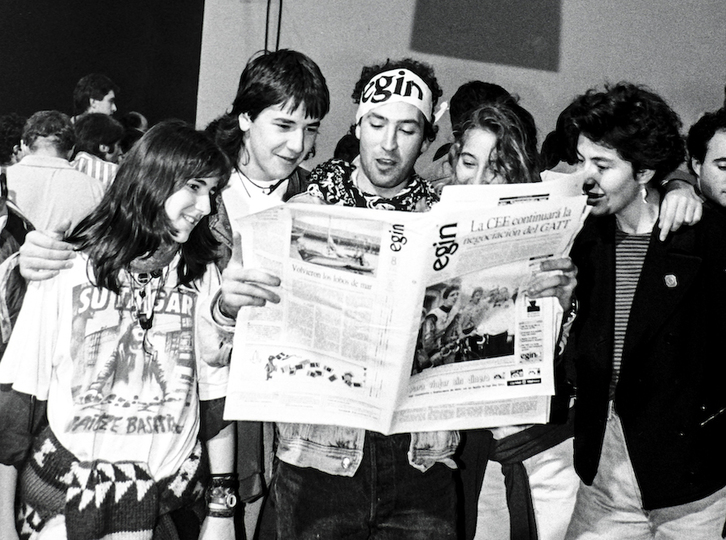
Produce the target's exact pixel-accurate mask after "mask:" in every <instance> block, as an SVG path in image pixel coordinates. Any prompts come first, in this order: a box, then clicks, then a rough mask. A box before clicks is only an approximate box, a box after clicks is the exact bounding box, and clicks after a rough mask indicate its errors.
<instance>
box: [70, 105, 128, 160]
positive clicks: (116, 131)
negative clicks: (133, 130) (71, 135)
mask: <svg viewBox="0 0 726 540" xmlns="http://www.w3.org/2000/svg"><path fill="white" fill-rule="evenodd" d="M73 127H74V129H75V131H76V148H75V153H76V154H77V153H78V152H87V153H89V154H91V155H94V156H96V157H100V158H103V153H102V152H101V150H100V148H99V147H100V146H101V145H105V146H108V147H110V148H113V147H114V146H116V145H117V144H118V143H119V142H120V141H121V139H122V138H123V136H124V127H123V126H122V125H121V122H119V121H118V120H116V119H115V118H112V117H111V116H109V115H107V114H103V113H87V114H84V115H83V116H81V117H79V118H78V119H77V120H76V123H75V124H74V126H73Z"/></svg>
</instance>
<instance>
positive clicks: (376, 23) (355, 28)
mask: <svg viewBox="0 0 726 540" xmlns="http://www.w3.org/2000/svg"><path fill="white" fill-rule="evenodd" d="M420 1H421V2H423V1H424V0H420ZM455 1H457V0H438V2H436V3H434V5H436V4H437V5H438V6H440V9H441V10H442V13H441V21H442V24H444V23H445V22H446V21H447V18H446V14H447V4H448V2H455ZM532 1H533V2H548V1H557V0H532ZM276 3H277V2H273V4H276ZM431 3H432V2H431V0H428V1H427V4H428V5H429V8H430V5H431ZM520 3H521V2H520ZM557 3H558V4H560V11H561V18H560V21H559V25H555V29H554V30H553V31H557V30H558V28H557V26H558V27H559V32H560V35H559V49H560V50H559V66H558V68H557V71H546V70H539V69H528V68H522V67H514V66H509V65H502V64H493V63H486V62H478V61H472V60H462V59H457V58H451V57H447V56H440V55H434V54H423V53H419V52H416V51H413V50H412V49H411V45H410V44H411V42H412V35H411V34H412V29H413V27H414V17H415V13H416V9H417V3H416V1H415V0H357V1H353V0H287V1H286V2H284V4H283V12H282V33H281V40H280V47H281V48H293V49H297V50H300V51H302V52H304V53H305V54H308V55H309V56H310V57H312V58H313V59H314V60H315V61H316V62H317V63H318V64H319V65H320V67H321V69H322V71H323V74H324V75H325V76H326V78H327V81H328V85H329V87H330V92H331V98H332V106H331V111H330V114H329V116H328V117H327V118H326V119H325V120H324V122H323V126H322V130H321V133H320V136H319V139H318V148H317V150H318V151H317V156H316V157H315V158H314V159H313V160H312V162H311V163H309V164H308V165H314V164H316V163H318V162H320V161H323V160H325V159H328V158H329V157H331V156H332V153H333V149H334V148H335V143H336V142H337V140H338V139H339V138H340V136H341V135H342V134H343V133H345V132H346V131H347V129H348V127H349V126H350V124H351V122H352V121H353V119H354V115H355V107H354V105H353V104H352V102H351V99H350V94H351V91H352V89H353V85H354V83H355V81H356V80H357V78H358V76H359V75H360V69H361V67H363V66H364V65H366V64H371V63H377V62H380V61H382V60H385V59H386V58H389V57H390V58H399V57H404V56H412V57H414V58H417V59H420V60H424V61H426V62H429V63H431V64H432V65H433V66H434V67H435V68H436V73H437V76H438V79H439V82H440V84H441V85H442V87H443V89H444V99H448V98H449V97H450V96H451V94H453V92H454V91H455V90H456V88H457V87H458V86H459V85H460V84H462V83H463V82H466V81H468V80H471V79H481V80H485V81H490V82H495V83H497V84H500V85H502V86H504V87H505V88H507V89H508V90H509V91H510V92H514V93H517V94H519V96H520V97H521V103H522V105H523V106H525V107H526V108H527V109H529V110H530V111H531V112H532V114H533V115H534V116H535V119H536V120H537V124H538V126H539V133H540V142H541V140H542V138H543V137H544V135H545V134H546V133H547V132H548V131H549V130H550V129H552V128H553V127H554V123H555V120H556V118H557V115H558V114H559V112H560V111H561V110H562V109H563V108H564V107H565V106H566V105H567V104H568V103H569V102H570V100H571V99H572V98H573V97H574V96H575V95H576V94H579V93H581V92H583V91H584V90H586V89H587V88H589V87H590V86H593V85H596V84H602V83H603V82H606V81H610V82H617V81H620V80H630V81H633V82H638V83H643V84H647V85H649V86H650V87H651V88H653V89H654V90H655V91H657V92H659V93H660V94H662V95H663V96H664V97H665V98H666V99H667V100H668V101H669V102H670V103H671V105H672V106H673V107H674V108H675V109H676V111H677V112H678V113H679V114H680V115H681V118H682V119H683V122H684V124H685V125H686V127H687V126H689V125H690V124H692V123H693V122H694V121H695V120H696V119H697V118H698V117H699V115H700V114H701V113H702V112H704V111H706V110H711V109H715V108H717V107H719V106H720V105H721V104H722V103H723V97H724V96H723V92H724V84H725V83H726V9H724V2H723V0H692V1H690V2H684V1H683V0H559V1H557ZM480 5H481V7H482V9H486V5H494V6H495V7H496V9H498V10H500V11H501V10H502V9H506V7H505V6H507V0H480ZM266 7H267V1H266V0H207V1H206V5H205V17H204V29H203V37H202V56H201V67H200V84H199V95H198V108H197V123H198V125H199V126H203V125H205V124H206V123H207V122H208V121H210V120H211V119H213V118H215V117H216V116H218V115H219V114H221V113H222V112H224V111H225V110H226V109H227V108H228V107H229V106H230V104H231V102H232V99H233V97H234V93H235V89H236V86H237V81H238V78H239V74H240V73H241V71H242V68H243V67H244V65H245V63H246V61H247V58H248V57H249V56H250V55H252V54H253V53H255V52H256V51H258V50H260V49H262V48H263V46H264V37H265V11H266ZM273 15H275V16H276V12H274V10H273ZM542 24H547V21H543V23H542ZM273 26H274V25H273ZM504 33H505V34H506V32H504ZM518 34H519V35H521V32H518ZM418 38H419V39H420V36H418ZM462 39H477V37H476V36H471V35H469V36H462ZM271 44H273V45H274V40H271ZM449 134H450V128H449V125H448V115H447V116H446V119H445V120H444V121H442V123H441V131H440V133H439V137H438V139H437V141H436V142H435V143H434V144H433V145H431V149H430V150H429V152H428V153H427V155H426V156H424V158H422V159H424V160H426V161H427V162H428V160H429V159H430V155H431V153H432V152H433V150H434V149H435V148H437V147H438V145H439V144H441V143H442V142H444V140H445V139H446V138H447V137H448V136H449Z"/></svg>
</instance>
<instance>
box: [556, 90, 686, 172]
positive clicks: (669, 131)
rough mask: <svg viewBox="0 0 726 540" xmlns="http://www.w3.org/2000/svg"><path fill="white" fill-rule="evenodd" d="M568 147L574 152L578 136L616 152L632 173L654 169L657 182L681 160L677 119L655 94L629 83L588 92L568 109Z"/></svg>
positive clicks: (681, 142) (678, 121) (679, 123)
mask: <svg viewBox="0 0 726 540" xmlns="http://www.w3.org/2000/svg"><path fill="white" fill-rule="evenodd" d="M564 121H565V122H566V126H564V128H565V132H566V134H567V136H566V138H567V145H568V146H569V147H570V151H574V152H576V148H577V139H578V136H579V135H580V134H582V135H584V136H585V137H587V138H588V139H590V140H591V141H592V142H594V143H597V144H601V145H603V146H606V147H608V148H611V149H613V150H615V151H616V152H617V153H618V155H619V156H620V157H621V158H622V159H624V160H625V161H627V162H628V163H630V164H631V166H632V167H633V171H634V172H639V171H642V170H647V169H649V170H653V171H655V174H654V175H653V178H652V180H651V181H653V182H659V181H660V180H662V179H663V178H665V177H666V176H667V175H668V174H670V173H671V172H673V171H674V170H675V169H676V168H677V167H678V166H679V165H680V164H681V163H682V162H683V160H684V159H685V144H684V142H683V137H682V136H681V134H680V131H679V130H680V128H681V125H682V124H681V120H680V118H679V117H678V115H677V114H676V112H675V111H674V110H673V109H671V108H670V106H669V105H668V104H667V103H666V102H665V100H664V99H663V98H662V97H660V96H659V95H658V94H656V93H654V92H652V91H651V90H649V89H647V88H646V87H644V86H640V85H635V84H632V83H628V82H621V83H618V84H616V85H612V86H611V85H606V86H605V90H604V91H597V90H596V89H594V88H592V89H590V90H588V91H587V92H586V93H585V94H583V95H580V96H578V97H576V98H575V100H574V101H573V102H572V103H571V105H570V106H569V107H568V108H567V114H566V117H565V118H564Z"/></svg>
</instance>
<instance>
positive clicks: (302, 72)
mask: <svg viewBox="0 0 726 540" xmlns="http://www.w3.org/2000/svg"><path fill="white" fill-rule="evenodd" d="M283 104H287V105H288V106H289V108H290V110H293V111H294V110H296V109H297V108H298V107H300V106H303V107H304V108H305V116H306V118H314V119H318V120H322V119H323V118H324V117H325V115H326V114H328V111H330V93H329V91H328V86H327V83H326V82H325V77H323V74H322V72H321V71H320V68H319V67H318V65H317V64H316V63H315V62H314V61H313V60H312V59H311V58H309V57H308V56H306V55H304V54H303V53H301V52H298V51H293V50H290V49H280V50H279V51H272V52H266V53H261V54H260V53H258V54H257V55H256V56H254V57H252V58H251V59H250V61H249V62H247V65H246V66H245V69H244V71H242V75H241V76H240V80H239V86H238V89H237V96H236V97H235V98H234V102H232V109H231V110H230V111H229V112H227V113H225V114H224V115H222V116H220V117H219V118H217V119H216V120H213V121H212V122H211V123H210V124H209V125H208V126H207V128H206V130H205V131H206V132H207V133H208V134H210V135H211V136H212V137H213V138H214V140H215V141H216V142H217V144H218V145H219V146H220V148H221V149H222V150H223V151H224V153H225V154H227V157H228V158H229V160H230V161H231V162H232V163H233V164H235V165H236V164H237V162H238V160H239V154H240V150H241V149H242V146H243V145H244V133H243V132H242V130H241V129H240V127H239V115H240V114H243V113H246V114H247V115H249V117H250V120H251V121H254V120H255V118H257V116H258V115H259V114H260V113H261V112H262V111H264V110H265V109H267V108H268V107H273V106H275V105H283Z"/></svg>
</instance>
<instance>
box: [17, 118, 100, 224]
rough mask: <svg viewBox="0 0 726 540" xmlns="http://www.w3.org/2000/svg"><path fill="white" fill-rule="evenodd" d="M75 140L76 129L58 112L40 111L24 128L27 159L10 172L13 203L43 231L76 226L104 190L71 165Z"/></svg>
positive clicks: (24, 146)
mask: <svg viewBox="0 0 726 540" xmlns="http://www.w3.org/2000/svg"><path fill="white" fill-rule="evenodd" d="M75 141H76V138H75V134H74V132H73V125H72V124H71V121H70V119H69V118H68V116H66V115H65V114H63V113H61V112H58V111H40V112H37V113H35V114H34V115H33V116H31V117H30V118H29V119H28V121H27V122H26V123H25V128H24V129H23V137H22V142H21V145H22V149H23V154H24V157H23V159H21V160H20V162H19V163H16V164H15V165H13V166H12V167H8V169H7V176H8V189H9V194H10V200H12V201H13V202H15V204H17V205H18V207H19V208H20V210H21V211H22V212H23V213H24V214H25V215H26V216H27V218H28V219H29V220H30V222H31V223H32V224H33V225H34V226H35V227H36V228H40V229H52V228H53V227H57V226H58V225H59V224H60V223H63V222H67V221H68V220H70V221H71V223H72V224H73V225H76V224H77V223H78V222H79V221H80V220H81V219H82V218H84V217H85V216H86V215H87V214H88V213H89V212H90V211H91V210H92V209H93V208H94V207H95V206H96V205H97V204H98V203H99V202H100V201H101V197H102V195H103V187H102V186H101V183H100V182H99V181H98V180H96V179H95V178H91V177H90V176H88V175H85V174H83V173H81V172H79V171H77V170H75V169H74V168H73V167H71V164H70V163H69V162H68V158H69V156H70V154H71V151H72V150H73V145H74V144H75Z"/></svg>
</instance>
